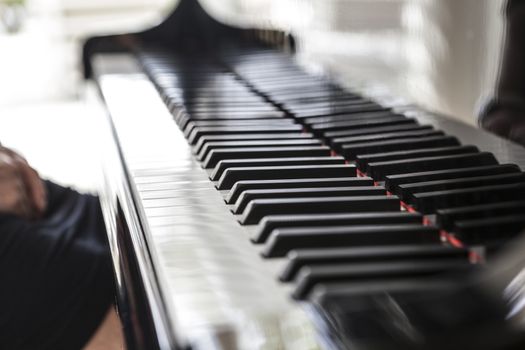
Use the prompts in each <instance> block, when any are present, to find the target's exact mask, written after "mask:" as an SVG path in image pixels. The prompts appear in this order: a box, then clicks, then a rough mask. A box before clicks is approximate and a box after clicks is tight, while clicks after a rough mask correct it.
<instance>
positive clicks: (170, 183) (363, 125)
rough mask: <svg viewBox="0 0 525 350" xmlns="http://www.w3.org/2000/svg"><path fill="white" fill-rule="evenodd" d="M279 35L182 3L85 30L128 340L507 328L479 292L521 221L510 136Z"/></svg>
mask: <svg viewBox="0 0 525 350" xmlns="http://www.w3.org/2000/svg"><path fill="white" fill-rule="evenodd" d="M295 50H296V45H295V39H294V37H293V36H292V35H290V34H287V33H284V32H280V31H276V30H268V29H260V30H259V29H246V28H234V27H231V26H227V25H225V24H223V23H220V22H219V21H217V20H215V19H214V18H212V17H211V16H210V15H208V14H207V13H206V11H205V10H204V9H203V8H202V7H201V5H200V4H199V2H198V1H194V0H181V1H180V3H179V4H178V7H177V8H176V9H175V11H174V12H173V13H172V14H171V15H170V16H169V17H168V18H167V19H166V20H165V21H164V22H163V23H161V24H160V25H158V26H156V27H154V28H152V29H149V30H146V31H143V32H139V33H132V34H123V35H113V36H106V37H97V38H92V39H89V40H88V41H87V42H86V44H85V46H84V56H83V58H84V66H85V72H86V74H87V77H89V78H91V79H93V81H94V82H95V83H96V86H97V87H98V91H99V93H100V97H101V98H102V100H103V101H104V104H105V106H106V109H107V112H108V129H107V130H108V140H107V147H106V148H105V157H106V158H107V159H106V160H105V182H104V186H103V189H102V191H101V203H102V208H103V212H104V218H105V220H106V226H107V230H108V235H109V238H110V246H111V249H112V255H113V260H114V268H115V273H116V276H117V289H118V300H117V301H118V309H119V314H120V317H121V319H122V322H123V325H124V329H125V335H126V342H127V346H128V348H129V349H213V348H217V349H323V348H324V349H345V348H352V349H353V348H355V349H375V348H386V349H392V348H403V349H407V348H411V347H414V348H418V347H422V348H461V347H463V348H465V347H468V346H478V347H479V348H484V347H485V348H498V347H502V346H503V345H505V344H507V342H508V343H510V344H515V343H513V342H515V341H517V340H516V339H521V338H520V337H521V334H522V333H521V332H515V329H514V328H512V327H509V323H510V320H511V319H512V317H510V316H509V314H508V313H505V312H504V311H505V310H507V309H508V308H509V305H510V304H512V303H510V302H509V303H503V301H502V300H500V299H501V298H499V296H498V294H497V293H498V292H500V291H501V290H503V289H505V288H507V286H509V285H512V283H510V282H511V281H515V280H514V277H515V276H516V275H517V274H518V272H519V271H520V270H519V269H518V267H519V266H525V265H523V264H522V265H520V263H521V260H520V254H519V253H514V255H512V257H513V258H515V260H516V261H517V262H516V261H514V260H512V261H514V263H509V261H511V260H509V259H508V257H507V259H506V260H504V261H505V263H501V262H499V263H498V260H497V259H494V263H493V262H492V260H493V259H492V257H493V255H494V254H496V253H497V252H498V251H500V250H501V249H503V248H501V247H502V246H504V245H505V244H507V242H514V240H515V239H516V238H515V237H517V236H518V234H519V232H520V231H521V229H522V228H523V227H525V216H524V215H523V212H524V211H523V209H524V208H525V201H524V199H525V196H524V194H525V174H524V173H523V172H522V170H523V168H524V167H525V150H524V149H523V148H521V147H519V146H517V145H514V144H511V143H510V142H507V141H504V140H501V139H499V138H497V137H494V136H492V135H489V134H487V133H485V132H483V131H481V130H478V129H475V128H472V127H470V126H467V125H464V124H461V123H459V122H457V121H454V120H452V119H449V118H446V117H444V116H440V115H436V114H433V113H429V112H427V111H425V110H422V109H420V108H418V107H415V106H407V105H393V104H392V103H391V101H389V100H386V99H384V98H382V97H381V96H369V95H365V94H364V93H363V92H359V91H350V90H348V89H344V88H342V87H340V86H339V85H338V84H337V83H335V82H334V81H332V80H330V79H328V78H326V77H323V76H317V75H312V74H310V73H308V72H306V71H305V70H303V69H302V67H301V66H300V65H299V64H297V63H296V62H295V60H294V51H295ZM516 244H517V243H516ZM518 246H519V245H518ZM509 254H510V253H509ZM485 265H487V266H488V267H485ZM492 266H494V267H492ZM495 271H499V272H500V274H499V275H498V276H499V277H494V281H492V280H490V281H491V282H487V276H493V275H494V273H495ZM502 271H503V272H502ZM477 276H481V277H477ZM471 280H472V281H474V282H470V281H471ZM509 283H510V284H509ZM480 285H488V286H489V287H487V288H485V289H488V290H490V291H492V292H491V293H492V294H494V295H497V296H496V297H492V298H490V296H493V295H492V294H491V293H489V292H486V290H485V289H483V292H479V290H478V289H479V288H477V287H479V286H480ZM518 289H519V288H518ZM507 291H508V288H507ZM518 294H519V293H518ZM511 299H512V298H511ZM512 301H513V302H515V303H517V304H519V303H518V302H517V299H516V298H514V299H512ZM500 304H501V305H500ZM480 305H483V307H479V306H480ZM516 310H518V311H519V309H516ZM516 310H514V311H515V312H514V314H513V315H516V314H519V312H518V311H516ZM488 330H490V331H488ZM475 334H476V336H474V335H475ZM443 335H444V336H443Z"/></svg>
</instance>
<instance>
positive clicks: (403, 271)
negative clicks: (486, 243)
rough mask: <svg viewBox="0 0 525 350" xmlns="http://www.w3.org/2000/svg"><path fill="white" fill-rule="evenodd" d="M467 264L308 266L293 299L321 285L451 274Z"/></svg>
mask: <svg viewBox="0 0 525 350" xmlns="http://www.w3.org/2000/svg"><path fill="white" fill-rule="evenodd" d="M467 264H468V261H447V260H439V259H438V260H435V261H433V260H431V261H423V262H422V261H407V262H389V263H361V264H355V263H354V264H344V265H326V266H315V265H314V266H308V267H305V268H303V269H301V271H299V275H298V276H297V285H296V287H295V289H294V292H293V294H292V296H293V297H294V299H298V300H303V299H305V298H306V297H307V296H308V294H309V293H310V292H311V290H312V288H313V287H314V286H315V285H316V284H318V283H323V282H347V283H356V284H357V283H359V282H369V281H371V280H381V281H384V280H395V279H403V278H410V277H418V278H422V277H429V276H435V275H437V274H441V273H444V272H447V271H452V270H454V269H456V268H458V266H460V265H467Z"/></svg>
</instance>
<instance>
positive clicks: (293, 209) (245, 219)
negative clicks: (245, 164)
mask: <svg viewBox="0 0 525 350" xmlns="http://www.w3.org/2000/svg"><path fill="white" fill-rule="evenodd" d="M399 210H400V203H399V199H398V198H397V197H393V196H371V197H330V198H290V199H257V200H254V201H251V202H250V203H249V204H248V206H247V207H246V209H245V210H244V213H243V215H242V217H241V220H240V222H241V224H244V225H249V224H257V223H259V221H261V219H262V218H264V217H265V216H268V215H278V214H279V215H288V214H323V213H325V214H326V213H352V212H354V213H360V212H363V213H364V212H380V211H399Z"/></svg>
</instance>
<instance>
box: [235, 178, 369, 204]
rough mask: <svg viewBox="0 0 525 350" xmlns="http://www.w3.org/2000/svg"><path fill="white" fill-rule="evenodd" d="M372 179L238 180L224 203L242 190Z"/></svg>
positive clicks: (356, 182) (357, 183)
mask: <svg viewBox="0 0 525 350" xmlns="http://www.w3.org/2000/svg"><path fill="white" fill-rule="evenodd" d="M373 185H374V180H372V179H371V178H369V177H334V178H321V179H316V178H306V179H282V180H254V181H238V182H236V183H235V185H233V187H232V188H231V190H230V192H229V193H228V195H227V196H226V203H228V204H233V203H235V201H237V198H239V196H240V195H241V193H242V192H243V191H246V190H262V189H265V188H267V189H275V188H299V187H350V186H354V187H355V186H373Z"/></svg>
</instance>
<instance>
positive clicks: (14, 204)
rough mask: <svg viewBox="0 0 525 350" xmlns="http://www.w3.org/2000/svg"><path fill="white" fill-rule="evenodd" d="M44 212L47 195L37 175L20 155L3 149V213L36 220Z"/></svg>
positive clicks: (0, 186)
mask: <svg viewBox="0 0 525 350" xmlns="http://www.w3.org/2000/svg"><path fill="white" fill-rule="evenodd" d="M45 209H46V191H45V187H44V183H43V181H42V180H41V179H40V177H39V175H38V173H37V172H36V171H35V170H34V169H33V168H32V167H31V166H30V165H29V164H28V163H27V161H26V160H25V159H24V158H23V157H22V156H20V155H19V154H18V153H16V152H14V151H13V150H11V149H9V148H6V147H2V146H0V213H9V214H15V215H18V216H21V217H23V218H26V219H36V218H39V217H40V216H42V215H43V214H44V212H45Z"/></svg>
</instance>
